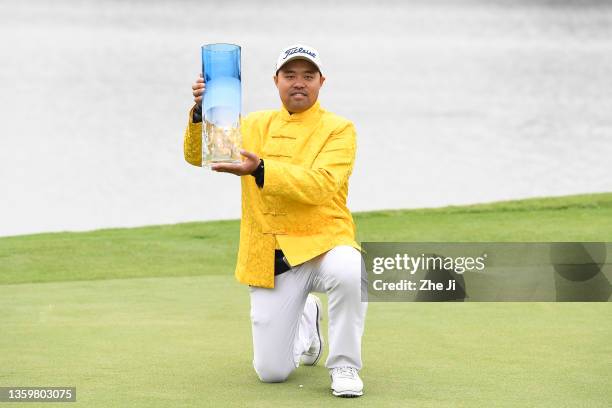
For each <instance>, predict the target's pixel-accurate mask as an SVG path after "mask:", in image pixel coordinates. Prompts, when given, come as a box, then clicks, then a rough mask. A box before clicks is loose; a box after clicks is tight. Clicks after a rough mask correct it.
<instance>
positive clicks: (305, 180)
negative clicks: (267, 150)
mask: <svg viewBox="0 0 612 408" xmlns="http://www.w3.org/2000/svg"><path fill="white" fill-rule="evenodd" d="M355 139H356V135H355V127H354V126H353V124H352V123H350V122H349V123H347V124H346V125H344V126H342V127H340V128H339V129H336V130H335V131H334V132H333V133H332V134H331V135H330V136H329V138H328V139H327V141H326V143H325V145H324V146H323V148H322V149H321V151H320V152H319V154H318V155H317V157H316V159H315V161H314V163H313V165H312V168H306V167H302V166H299V165H296V164H291V163H284V162H280V161H277V160H272V159H265V183H264V187H263V189H262V193H263V194H264V195H265V194H268V195H271V196H285V197H287V198H289V199H292V200H295V201H299V202H302V203H305V204H312V205H320V204H324V203H327V202H329V201H330V200H331V199H332V198H333V197H334V195H335V194H336V193H337V192H338V190H340V188H341V187H342V185H343V184H344V183H345V182H346V181H347V180H348V178H349V176H350V175H351V172H352V171H353V164H354V161H355Z"/></svg>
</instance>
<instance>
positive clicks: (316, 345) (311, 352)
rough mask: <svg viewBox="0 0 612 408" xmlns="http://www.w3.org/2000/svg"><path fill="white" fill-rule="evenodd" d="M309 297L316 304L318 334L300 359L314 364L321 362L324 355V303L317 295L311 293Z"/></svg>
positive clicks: (303, 362) (305, 363) (304, 362)
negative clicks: (322, 329)
mask: <svg viewBox="0 0 612 408" xmlns="http://www.w3.org/2000/svg"><path fill="white" fill-rule="evenodd" d="M308 297H309V298H310V299H311V300H313V301H314V304H315V306H316V316H313V317H314V318H315V322H316V325H317V335H316V336H315V338H314V340H313V341H312V344H311V345H310V348H309V349H308V351H305V352H304V353H302V357H301V359H300V361H301V363H302V364H303V365H309V366H313V365H315V364H317V363H318V362H319V359H320V358H321V356H322V355H323V345H324V344H325V343H324V341H323V334H322V333H321V322H322V321H323V305H322V304H321V299H319V298H318V297H317V296H315V295H312V294H309V295H308Z"/></svg>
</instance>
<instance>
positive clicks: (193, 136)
mask: <svg viewBox="0 0 612 408" xmlns="http://www.w3.org/2000/svg"><path fill="white" fill-rule="evenodd" d="M194 108H195V106H194V107H193V108H191V109H190V110H189V121H188V123H187V128H185V135H184V136H183V153H184V155H185V160H186V161H187V163H189V164H193V165H194V166H199V167H202V122H199V123H193V109H194Z"/></svg>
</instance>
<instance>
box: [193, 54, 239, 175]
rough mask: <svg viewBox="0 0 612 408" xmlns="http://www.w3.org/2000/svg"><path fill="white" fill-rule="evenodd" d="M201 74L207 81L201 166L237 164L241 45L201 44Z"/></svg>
mask: <svg viewBox="0 0 612 408" xmlns="http://www.w3.org/2000/svg"><path fill="white" fill-rule="evenodd" d="M202 76H203V77H204V82H205V84H206V90H205V91H204V99H203V100H202V114H203V118H202V120H203V122H204V123H203V126H202V141H203V143H202V165H203V166H210V165H211V164H212V163H240V162H241V161H242V159H241V157H242V156H241V155H240V149H241V145H242V136H241V134H240V113H241V102H242V93H241V82H240V47H239V46H238V45H234V44H221V43H220V44H208V45H203V46H202Z"/></svg>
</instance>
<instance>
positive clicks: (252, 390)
mask: <svg viewBox="0 0 612 408" xmlns="http://www.w3.org/2000/svg"><path fill="white" fill-rule="evenodd" d="M322 298H323V299H325V296H322ZM0 310H1V311H2V327H1V329H0V330H1V335H0V350H2V356H3V357H2V368H1V369H0V385H2V386H9V385H11V386H39V385H41V386H42V385H56V386H76V387H77V400H78V401H77V403H71V404H69V405H68V406H71V407H78V406H82V407H105V408H106V407H147V408H152V407H192V406H193V407H195V406H198V407H201V406H212V407H217V406H237V407H238V406H254V407H259V406H261V407H269V406H272V405H281V406H286V405H289V404H296V403H298V404H300V405H301V406H322V405H323V404H325V406H328V405H330V406H331V405H342V404H347V403H348V402H347V401H345V400H341V399H338V398H335V397H332V396H331V394H330V393H329V378H328V375H327V371H326V370H325V369H324V368H323V367H322V366H316V367H300V368H298V369H297V370H296V371H295V372H294V373H293V374H292V375H291V377H290V378H289V380H288V381H287V382H286V383H282V384H263V383H260V382H259V380H258V379H257V377H256V375H255V373H254V371H253V369H252V366H251V353H252V349H251V332H250V326H249V316H248V314H249V302H248V291H247V289H246V287H244V286H242V285H238V284H237V283H235V281H234V280H233V278H232V277H229V276H197V277H163V278H140V279H117V280H112V279H111V280H94V281H76V282H50V283H36V284H29V283H28V284H17V285H1V286H0ZM610 321H612V308H611V307H610V304H609V303H592V304H587V303H506V304H502V303H371V304H370V306H369V310H368V316H367V322H366V334H365V336H364V349H363V358H364V364H365V367H364V369H363V370H362V377H363V379H364V382H365V391H366V395H365V396H364V397H363V398H360V399H358V400H354V401H353V402H350V403H351V404H352V405H354V406H373V407H381V406H382V407H384V406H389V407H397V406H418V407H461V406H465V407H475V406H482V407H485V406H486V407H489V406H507V407H515V406H538V407H548V406H550V407H565V406H567V407H570V406H571V407H574V406H588V407H607V406H608V403H609V401H610V400H612V391H611V389H610V387H609V382H610V378H611V376H612V368H611V367H610V364H609V362H610V355H612V346H611V343H610V338H611V337H612V325H610ZM300 384H301V385H303V387H300V386H299V385H300ZM35 405H36V404H27V406H35ZM0 406H1V407H4V406H7V407H8V406H19V407H23V406H24V405H23V404H8V403H2V404H0ZM41 406H48V405H47V404H41ZM54 406H55V405H54ZM62 406H63V404H62Z"/></svg>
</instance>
